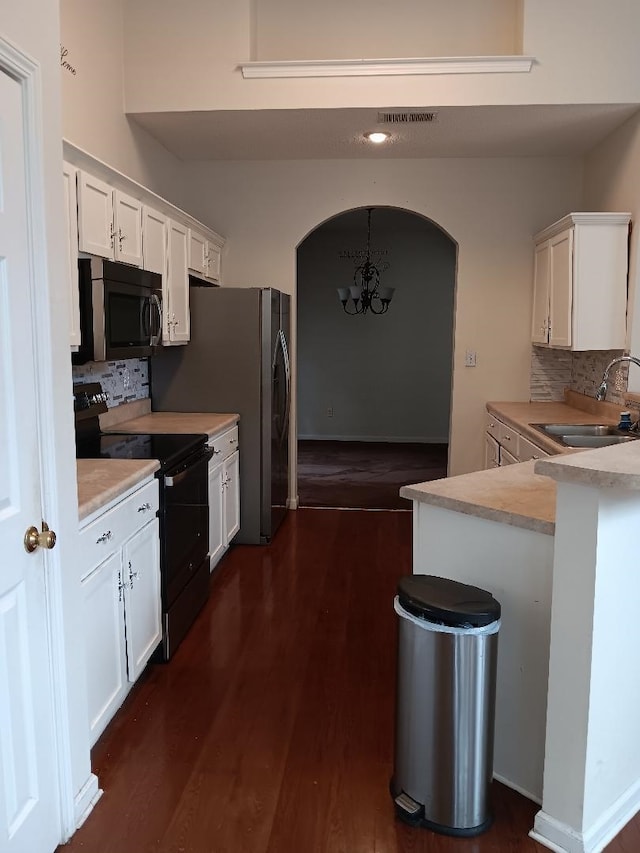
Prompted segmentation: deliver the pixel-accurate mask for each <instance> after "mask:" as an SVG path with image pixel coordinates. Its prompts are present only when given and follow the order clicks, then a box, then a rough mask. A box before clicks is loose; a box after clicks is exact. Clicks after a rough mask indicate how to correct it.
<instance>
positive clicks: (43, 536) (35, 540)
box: [24, 521, 56, 554]
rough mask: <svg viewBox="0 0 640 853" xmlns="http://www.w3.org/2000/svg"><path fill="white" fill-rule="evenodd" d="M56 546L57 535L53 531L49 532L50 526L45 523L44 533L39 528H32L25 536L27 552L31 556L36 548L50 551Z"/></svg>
mask: <svg viewBox="0 0 640 853" xmlns="http://www.w3.org/2000/svg"><path fill="white" fill-rule="evenodd" d="M55 544H56V534H55V533H54V532H53V530H49V525H48V524H46V523H45V522H44V521H43V522H42V531H40V530H38V528H37V527H30V528H29V529H28V530H27V532H26V533H25V534H24V547H25V551H28V552H29V553H30V554H31V553H32V552H33V551H35V550H36V548H47V550H49V551H50V550H51V549H52V548H53V546H54V545H55Z"/></svg>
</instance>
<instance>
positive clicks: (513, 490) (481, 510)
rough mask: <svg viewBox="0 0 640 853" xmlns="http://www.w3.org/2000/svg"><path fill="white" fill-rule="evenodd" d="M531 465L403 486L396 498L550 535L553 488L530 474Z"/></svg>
mask: <svg viewBox="0 0 640 853" xmlns="http://www.w3.org/2000/svg"><path fill="white" fill-rule="evenodd" d="M535 464H536V463H535V462H520V463H519V464H518V465H505V466H504V467H502V468H489V469H487V470H486V471H475V472H473V473H471V474H460V475H459V476H457V477H449V478H448V479H444V480H433V481H432V482H429V483H420V484H418V485H415V486H403V487H402V488H401V489H400V495H401V497H403V498H408V499H409V500H414V501H419V502H422V503H428V504H431V505H432V506H438V507H441V508H443V509H451V510H454V511H455V512H461V513H464V514H465V515H475V516H477V517H478V518H486V519H489V520H491V521H500V522H502V523H503V524H511V525H514V526H516V527H524V528H526V529H527V530H536V531H538V532H540V533H547V534H550V535H553V533H554V531H555V515H556V484H555V482H554V481H553V480H551V479H549V477H543V476H540V475H539V474H536V473H534V465H535Z"/></svg>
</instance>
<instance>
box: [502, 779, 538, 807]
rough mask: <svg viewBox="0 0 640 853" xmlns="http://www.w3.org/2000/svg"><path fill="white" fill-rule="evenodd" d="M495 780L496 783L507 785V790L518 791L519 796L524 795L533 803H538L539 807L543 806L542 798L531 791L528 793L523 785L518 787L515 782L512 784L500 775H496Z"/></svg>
mask: <svg viewBox="0 0 640 853" xmlns="http://www.w3.org/2000/svg"><path fill="white" fill-rule="evenodd" d="M493 778H494V779H495V780H496V782H500V783H501V784H502V785H506V787H507V788H511V790H512V791H517V792H518V794H522V796H523V797H526V798H527V799H528V800H531V802H532V803H537V804H538V805H539V806H541V805H542V798H541V797H537V796H535V794H532V793H531V791H527V790H526V789H525V788H523V787H522V786H521V785H516V784H515V783H514V782H511V781H510V780H509V779H507V778H506V777H505V776H501V775H500V774H499V773H494V774H493Z"/></svg>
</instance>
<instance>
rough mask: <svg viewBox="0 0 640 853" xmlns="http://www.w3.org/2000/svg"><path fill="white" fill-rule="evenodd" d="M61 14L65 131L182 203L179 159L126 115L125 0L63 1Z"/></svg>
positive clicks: (87, 148) (77, 142)
mask: <svg viewBox="0 0 640 853" xmlns="http://www.w3.org/2000/svg"><path fill="white" fill-rule="evenodd" d="M177 5H179V4H177ZM60 16H61V20H60V26H61V36H60V41H61V44H62V45H63V46H64V48H65V49H66V50H67V51H68V54H67V55H66V57H65V61H66V62H68V63H69V64H70V65H72V66H73V68H74V69H75V71H76V73H75V74H72V73H71V72H69V71H68V70H63V71H62V128H63V136H64V137H65V139H68V140H69V141H70V142H73V143H74V144H75V145H77V146H78V147H80V148H83V149H84V150H85V151H88V152H89V153H90V154H93V155H94V156H95V157H97V158H98V159H100V160H103V161H104V162H105V163H108V164H109V165H110V166H113V167H114V168H116V169H118V170H119V171H120V172H123V173H124V174H125V175H128V176H129V177H131V178H133V179H134V180H136V181H138V182H139V183H141V184H143V185H144V186H146V187H149V189H151V190H153V191H154V192H157V193H158V195H161V196H163V197H164V198H166V199H168V200H169V201H172V202H173V203H174V204H177V205H178V206H181V191H180V187H181V182H180V162H179V160H177V158H176V157H174V155H173V154H170V153H169V152H168V151H167V150H166V149H165V148H163V147H162V146H161V145H160V144H159V143H158V142H156V140H155V139H153V138H152V137H151V136H149V134H148V133H147V132H146V131H145V130H143V129H142V128H140V127H139V126H138V125H136V124H135V123H133V122H130V121H129V120H128V119H127V118H126V116H125V114H124V77H123V75H124V55H123V54H124V50H123V33H122V28H123V0H91V3H87V2H86V0H60Z"/></svg>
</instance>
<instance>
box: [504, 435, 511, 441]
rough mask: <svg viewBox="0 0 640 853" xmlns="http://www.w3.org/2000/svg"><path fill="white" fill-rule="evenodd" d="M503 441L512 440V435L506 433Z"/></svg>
mask: <svg viewBox="0 0 640 853" xmlns="http://www.w3.org/2000/svg"><path fill="white" fill-rule="evenodd" d="M503 441H511V436H510V435H505V436H504V437H503Z"/></svg>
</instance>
